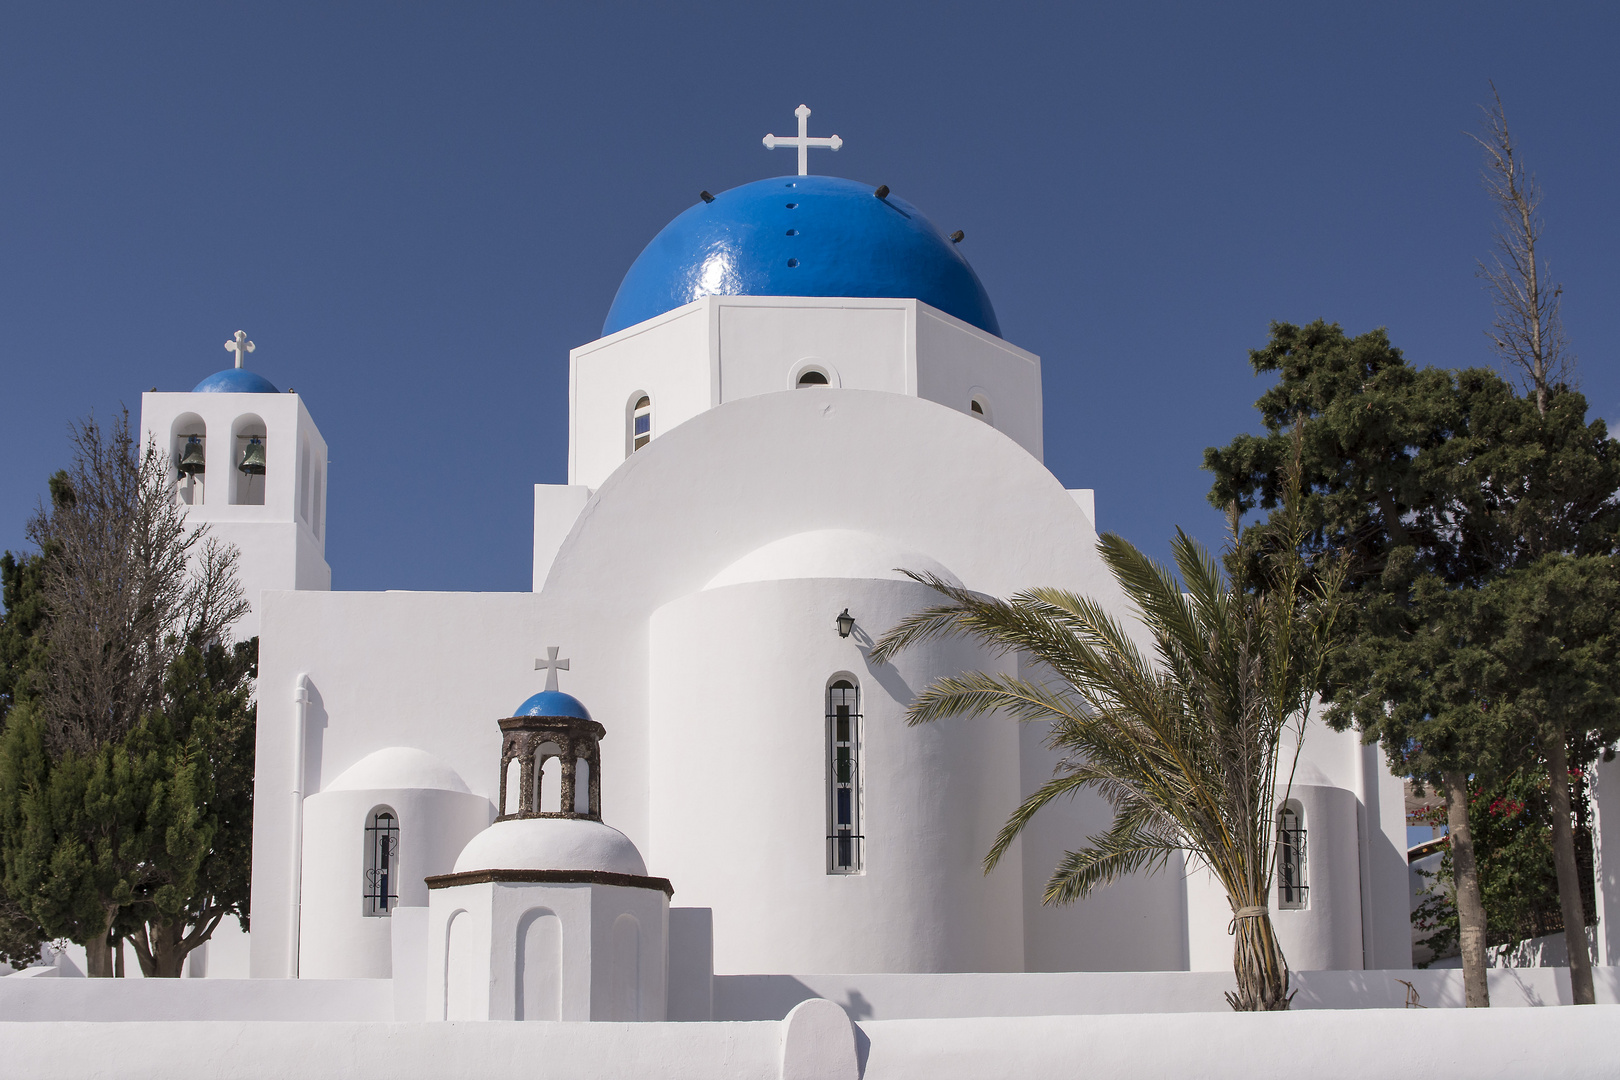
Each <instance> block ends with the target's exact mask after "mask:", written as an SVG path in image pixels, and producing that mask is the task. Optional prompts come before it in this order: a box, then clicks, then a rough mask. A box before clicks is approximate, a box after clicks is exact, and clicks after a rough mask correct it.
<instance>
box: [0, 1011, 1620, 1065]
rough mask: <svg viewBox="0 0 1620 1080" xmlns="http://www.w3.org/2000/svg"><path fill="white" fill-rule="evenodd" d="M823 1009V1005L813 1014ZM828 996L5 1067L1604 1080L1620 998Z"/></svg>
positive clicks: (251, 1026) (233, 1041) (223, 1039)
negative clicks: (949, 1016)
mask: <svg viewBox="0 0 1620 1080" xmlns="http://www.w3.org/2000/svg"><path fill="white" fill-rule="evenodd" d="M818 1006H819V1007H818ZM836 1013H837V1010H836V1009H829V1008H827V1007H826V1006H825V1005H824V1003H819V1002H817V1003H812V1004H811V1005H809V1006H807V1007H803V1008H800V1009H799V1010H797V1011H796V1012H795V1013H794V1015H793V1017H792V1018H790V1019H789V1020H788V1021H786V1022H782V1023H728V1024H717V1023H699V1024H621V1023H522V1022H508V1023H501V1022H492V1021H484V1022H476V1021H475V1022H461V1023H437V1024H434V1023H407V1024H399V1023H354V1022H349V1021H336V1022H327V1023H250V1022H240V1021H223V1022H212V1023H208V1022H168V1023H146V1024H127V1023H125V1024H93V1023H59V1024H16V1023H0V1061H4V1062H5V1066H6V1073H7V1075H11V1076H27V1077H30V1078H36V1080H55V1078H58V1077H62V1078H65V1077H83V1076H109V1075H116V1076H119V1077H123V1078H128V1080H145V1078H148V1077H150V1078H152V1080H160V1078H161V1080H189V1078H191V1077H223V1078H249V1077H255V1078H256V1077H266V1078H270V1077H275V1078H282V1077H289V1076H296V1077H299V1078H300V1080H325V1078H328V1077H330V1078H333V1080H337V1078H339V1077H351V1076H387V1077H390V1078H391V1080H413V1078H416V1077H421V1078H423V1080H430V1078H431V1080H441V1078H443V1077H447V1076H529V1075H536V1076H544V1077H580V1078H597V1077H601V1078H618V1077H623V1078H626V1080H630V1078H635V1080H642V1078H651V1077H660V1078H662V1077H669V1078H680V1080H685V1078H688V1077H691V1078H693V1080H696V1078H703V1080H732V1078H737V1080H774V1078H778V1077H780V1078H783V1080H788V1078H793V1080H800V1078H803V1080H812V1078H814V1080H857V1078H860V1080H909V1078H912V1077H916V1078H919V1080H923V1078H926V1080H954V1078H956V1077H962V1078H964V1080H967V1078H973V1080H980V1078H982V1077H986V1076H1011V1077H1018V1078H1019V1080H1040V1078H1045V1077H1053V1078H1054V1080H1056V1078H1059V1077H1061V1078H1063V1080H1070V1078H1072V1077H1073V1076H1075V1075H1076V1074H1077V1073H1083V1074H1084V1075H1085V1076H1087V1077H1088V1078H1093V1080H1112V1078H1116V1077H1118V1078H1126V1077H1198V1078H1200V1080H1228V1078H1230V1080H1266V1078H1273V1077H1275V1078H1279V1080H1281V1078H1288V1080H1294V1078H1298V1077H1310V1078H1312V1080H1340V1078H1343V1080H1366V1078H1367V1077H1385V1076H1467V1077H1469V1078H1470V1080H1494V1078H1497V1077H1501V1078H1504V1080H1505V1078H1512V1080H1539V1078H1542V1077H1546V1078H1549V1080H1551V1078H1557V1080H1596V1078H1599V1077H1604V1078H1607V1077H1612V1076H1614V1074H1615V1057H1616V1054H1615V1051H1614V1049H1613V1047H1612V1044H1611V1040H1610V1039H1609V1037H1608V1036H1609V1034H1610V1033H1611V1032H1612V1031H1614V1029H1615V1026H1616V1025H1617V1024H1620V1007H1616V1006H1613V1005H1607V1006H1606V1005H1596V1006H1588V1007H1585V1008H1578V1009H1577V1008H1568V1009H1534V1010H1530V1009H1525V1010H1509V1011H1506V1012H1497V1013H1491V1012H1485V1011H1480V1010H1470V1009H1458V1010H1445V1011H1439V1012H1431V1011H1424V1010H1417V1009H1411V1010H1405V1009H1402V1010H1380V1011H1378V1012H1375V1013H1369V1012H1295V1013H1270V1014H1266V1013H1247V1014H1238V1013H1231V1012H1227V1013H1202V1014H1191V1015H1188V1016H1184V1017H1180V1018H1178V1019H1177V1021H1176V1023H1175V1024H1174V1025H1173V1026H1172V1025H1166V1024H1165V1022H1164V1020H1163V1019H1162V1018H1161V1017H1158V1016H1152V1015H1141V1014H1136V1015H1127V1016H1084V1017H1059V1016H1035V1017H980V1018H975V1019H965V1020H964V1019H956V1020H877V1021H869V1022H866V1023H863V1024H861V1025H860V1026H859V1028H858V1029H857V1030H854V1031H850V1030H849V1027H848V1022H847V1021H844V1020H842V1018H841V1016H837V1015H832V1014H836Z"/></svg>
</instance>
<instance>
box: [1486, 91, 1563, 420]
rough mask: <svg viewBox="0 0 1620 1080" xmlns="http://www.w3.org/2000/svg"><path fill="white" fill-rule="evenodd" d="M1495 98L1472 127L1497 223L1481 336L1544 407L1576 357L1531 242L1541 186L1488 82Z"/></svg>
mask: <svg viewBox="0 0 1620 1080" xmlns="http://www.w3.org/2000/svg"><path fill="white" fill-rule="evenodd" d="M1491 97H1492V104H1491V105H1490V106H1484V105H1482V106H1480V110H1481V111H1482V112H1483V113H1484V114H1485V132H1484V134H1483V135H1482V136H1481V135H1473V134H1470V135H1469V138H1471V139H1473V140H1474V141H1475V142H1477V143H1479V145H1480V147H1481V148H1482V149H1483V150H1484V151H1485V168H1484V182H1485V191H1486V193H1487V194H1489V195H1490V197H1491V200H1492V201H1493V202H1495V203H1496V210H1497V224H1496V235H1495V238H1494V243H1493V246H1494V247H1495V249H1496V250H1495V252H1494V254H1493V255H1492V257H1491V261H1490V263H1486V262H1484V261H1483V260H1481V261H1480V263H1479V276H1480V277H1482V278H1484V279H1485V285H1486V288H1487V289H1488V290H1489V291H1490V294H1491V304H1492V307H1493V308H1494V309H1495V319H1494V320H1493V321H1492V323H1491V328H1490V329H1489V330H1487V331H1486V332H1485V333H1486V336H1487V337H1489V338H1490V340H1491V345H1492V347H1493V348H1494V349H1495V350H1496V354H1497V356H1499V357H1500V358H1501V359H1502V363H1503V364H1504V365H1506V366H1507V367H1509V368H1517V369H1518V371H1519V373H1520V375H1521V377H1522V378H1523V379H1524V384H1525V390H1526V391H1527V392H1531V391H1533V392H1534V393H1535V396H1536V407H1537V409H1538V410H1539V411H1540V412H1542V413H1545V412H1546V411H1547V395H1548V392H1549V390H1550V389H1551V388H1552V387H1553V386H1554V385H1557V384H1560V383H1563V384H1568V385H1573V383H1574V378H1575V357H1574V356H1573V355H1572V354H1571V353H1570V352H1569V342H1568V341H1567V339H1566V338H1565V337H1564V323H1563V319H1562V318H1561V317H1560V314H1559V302H1560V300H1561V299H1562V296H1563V292H1564V287H1563V286H1562V285H1557V284H1553V283H1552V281H1551V276H1552V275H1551V273H1550V272H1549V271H1548V269H1547V264H1546V261H1545V260H1544V259H1543V258H1542V257H1541V256H1540V255H1538V254H1537V252H1536V245H1537V244H1538V243H1539V242H1540V240H1541V234H1542V231H1543V229H1544V228H1545V226H1544V223H1543V222H1542V219H1541V187H1540V185H1538V184H1537V183H1536V178H1535V176H1534V174H1532V173H1531V172H1530V171H1529V170H1528V169H1527V168H1526V167H1525V164H1524V159H1523V156H1522V155H1521V154H1520V153H1519V151H1518V148H1517V147H1515V146H1514V145H1513V136H1512V133H1511V132H1510V131H1509V130H1508V123H1507V113H1506V111H1505V110H1504V109H1503V107H1502V95H1501V94H1499V93H1498V92H1497V90H1496V84H1495V83H1492V84H1491Z"/></svg>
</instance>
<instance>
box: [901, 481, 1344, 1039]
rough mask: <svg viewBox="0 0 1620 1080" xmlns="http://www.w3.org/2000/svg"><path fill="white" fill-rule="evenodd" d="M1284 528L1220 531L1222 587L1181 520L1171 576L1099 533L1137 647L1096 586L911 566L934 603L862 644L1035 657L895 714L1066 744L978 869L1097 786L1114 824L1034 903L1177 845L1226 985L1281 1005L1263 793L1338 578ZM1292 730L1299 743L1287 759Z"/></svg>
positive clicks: (1270, 797) (928, 695) (1271, 848)
mask: <svg viewBox="0 0 1620 1080" xmlns="http://www.w3.org/2000/svg"><path fill="white" fill-rule="evenodd" d="M1234 525H1235V521H1234ZM1299 532H1300V529H1299V526H1298V524H1297V520H1296V518H1295V516H1294V515H1293V514H1292V513H1290V512H1288V511H1287V510H1286V508H1285V509H1284V510H1281V511H1279V512H1277V513H1274V514H1273V516H1272V521H1271V522H1270V523H1268V524H1267V525H1265V526H1263V527H1261V528H1260V529H1258V530H1255V531H1253V532H1252V533H1251V537H1252V540H1250V541H1243V540H1237V539H1234V541H1233V544H1234V547H1233V550H1232V552H1231V555H1232V558H1230V560H1229V565H1231V566H1233V567H1234V568H1237V573H1238V574H1239V575H1240V580H1239V581H1238V582H1236V584H1235V585H1233V584H1229V583H1228V582H1227V580H1226V577H1225V575H1224V574H1223V573H1222V570H1221V567H1220V565H1219V564H1218V563H1217V562H1216V560H1215V559H1214V558H1213V557H1211V555H1210V554H1209V552H1208V551H1207V550H1205V549H1204V548H1203V547H1202V546H1201V545H1199V544H1198V543H1197V542H1196V541H1195V540H1193V539H1192V538H1191V537H1189V536H1187V534H1186V533H1184V532H1182V531H1181V530H1179V529H1178V530H1177V533H1176V539H1175V542H1174V543H1173V545H1172V548H1173V551H1174V555H1175V562H1176V566H1177V568H1178V569H1179V571H1180V574H1181V579H1182V582H1184V583H1185V585H1184V586H1183V585H1182V584H1178V583H1177V581H1176V578H1175V576H1174V575H1173V574H1172V573H1171V572H1170V571H1169V570H1168V569H1167V568H1166V567H1164V566H1162V565H1160V564H1158V563H1156V562H1154V561H1153V560H1151V559H1149V558H1148V557H1147V556H1145V555H1143V554H1142V552H1140V551H1139V550H1137V549H1136V548H1135V547H1134V546H1132V545H1131V544H1130V543H1129V542H1128V541H1126V540H1124V539H1123V538H1121V537H1119V536H1117V535H1114V534H1112V533H1109V534H1106V535H1104V536H1103V537H1102V539H1101V540H1100V541H1099V542H1098V545H1097V549H1098V551H1099V552H1100V554H1101V556H1102V558H1103V560H1104V562H1105V563H1107V565H1108V567H1109V569H1110V570H1111V571H1112V572H1113V575H1114V577H1115V579H1116V580H1117V581H1118V582H1119V584H1120V586H1121V587H1122V588H1123V590H1124V592H1125V594H1126V596H1127V597H1128V598H1129V599H1130V600H1131V602H1132V603H1133V604H1134V606H1135V608H1136V610H1137V614H1138V615H1139V617H1140V619H1141V621H1142V622H1143V623H1144V624H1145V626H1146V628H1147V630H1148V632H1149V635H1150V636H1151V639H1152V646H1153V648H1152V654H1151V656H1150V655H1149V654H1147V653H1144V651H1143V650H1142V649H1140V648H1139V647H1138V646H1137V644H1136V642H1135V641H1133V640H1132V638H1131V636H1130V634H1129V633H1127V631H1126V628H1125V626H1124V625H1123V624H1122V623H1121V622H1120V621H1118V620H1117V619H1115V618H1114V617H1113V616H1112V615H1110V614H1109V613H1108V612H1107V611H1106V610H1105V609H1104V608H1103V607H1102V606H1101V605H1100V604H1099V603H1097V602H1096V601H1095V600H1091V599H1087V598H1084V597H1081V596H1077V595H1075V594H1073V593H1069V592H1064V591H1062V590H1058V589H1031V590H1029V591H1028V592H1023V593H1019V594H1018V595H1016V596H1013V597H1011V598H1010V599H1006V600H1001V599H995V598H991V597H985V596H982V595H980V594H977V593H972V592H969V591H967V590H965V589H962V588H958V587H956V586H953V585H951V584H949V583H947V582H945V581H942V580H940V579H939V578H937V577H933V576H931V575H928V574H912V575H911V576H912V577H913V578H914V579H915V580H917V581H919V582H922V583H924V584H927V585H929V586H931V587H932V588H934V589H935V590H937V591H938V592H940V593H942V594H944V596H945V597H946V598H947V602H945V603H943V604H940V605H939V606H937V607H933V608H930V609H928V610H925V611H922V612H919V613H917V614H915V615H912V616H910V617H909V618H907V619H906V620H904V621H903V622H901V623H900V624H899V625H898V626H896V627H894V628H893V629H892V630H890V631H889V632H888V633H887V634H885V635H884V636H883V638H882V640H881V641H879V642H878V643H877V645H876V646H875V647H874V648H873V650H872V659H873V660H875V661H879V662H884V661H887V660H888V659H889V658H890V657H892V656H894V655H895V654H896V653H898V652H900V651H901V650H903V649H905V648H907V647H908V646H910V645H913V644H916V643H917V642H920V641H925V640H928V639H931V638H938V637H942V636H949V635H961V636H966V637H970V638H976V639H978V640H979V641H981V642H983V643H984V644H986V645H988V646H990V647H991V648H993V649H997V650H999V651H1000V652H1001V653H1002V654H1003V655H1005V654H1007V653H1013V652H1018V653H1023V654H1025V655H1026V656H1028V657H1030V658H1033V659H1034V660H1035V661H1037V662H1038V663H1039V665H1040V669H1038V670H1041V676H1040V677H1036V678H1025V677H1019V676H1015V675H1002V674H987V673H984V672H968V673H964V674H961V675H957V676H954V677H950V678H944V679H940V680H939V681H937V682H935V683H934V684H933V685H932V686H930V687H928V689H926V690H925V691H923V693H922V694H921V695H920V696H919V697H918V698H917V700H916V701H915V702H913V703H912V705H911V707H910V709H909V710H908V712H907V721H908V722H909V723H912V724H922V723H928V722H930V721H933V720H938V719H941V718H944V717H950V716H961V715H978V714H982V713H987V712H992V711H1000V712H1003V713H1006V714H1008V715H1010V716H1012V717H1014V718H1016V719H1018V720H1023V721H1045V722H1046V723H1048V724H1049V725H1050V734H1049V736H1048V743H1049V745H1051V746H1052V747H1054V748H1056V749H1058V750H1061V751H1063V758H1062V761H1061V763H1060V764H1059V766H1058V768H1057V771H1056V773H1055V774H1054V775H1053V777H1052V779H1051V780H1050V781H1048V782H1047V783H1046V784H1045V785H1044V786H1043V787H1041V788H1040V790H1038V791H1036V792H1035V793H1034V794H1033V795H1031V796H1030V797H1029V798H1028V799H1026V800H1025V801H1024V803H1023V804H1022V805H1021V806H1019V807H1018V809H1017V810H1016V811H1015V812H1014V813H1013V815H1012V817H1011V818H1009V819H1008V821H1007V823H1006V825H1004V826H1003V827H1002V829H1001V832H1000V834H999V835H998V836H997V838H996V841H995V844H994V845H993V846H992V847H991V849H990V852H989V854H988V855H987V856H986V857H985V860H984V866H985V872H986V873H989V872H990V870H991V869H993V868H994V867H995V865H996V863H997V862H998V861H999V860H1000V859H1001V856H1002V855H1003V854H1004V853H1005V852H1006V850H1007V848H1008V846H1009V845H1011V844H1012V842H1013V841H1014V840H1015V839H1016V838H1017V837H1018V835H1019V833H1020V832H1021V831H1022V830H1023V828H1024V826H1025V825H1027V824H1028V823H1029V821H1030V819H1031V818H1032V817H1034V815H1035V814H1036V813H1038V812H1039V811H1040V809H1041V808H1042V807H1043V806H1045V805H1046V804H1047V803H1049V802H1051V801H1052V800H1053V799H1056V798H1058V797H1060V796H1064V795H1073V794H1075V793H1078V792H1079V791H1081V790H1083V789H1087V788H1089V789H1091V790H1093V791H1096V792H1098V793H1100V794H1101V795H1102V796H1103V797H1104V798H1106V799H1107V800H1108V802H1109V803H1110V804H1111V805H1112V807H1113V810H1114V820H1113V824H1112V825H1111V826H1110V827H1109V829H1108V830H1107V831H1106V832H1104V833H1102V834H1101V835H1095V836H1090V837H1087V838H1086V844H1085V846H1084V847H1082V848H1080V849H1079V850H1076V851H1070V852H1067V853H1066V854H1065V855H1064V857H1063V860H1062V861H1061V863H1059V865H1058V867H1057V868H1056V870H1055V871H1054V872H1053V874H1052V877H1051V880H1050V881H1049V882H1048V883H1047V886H1046V893H1045V896H1044V898H1043V899H1044V901H1045V902H1046V903H1059V904H1062V903H1069V902H1072V901H1074V900H1077V899H1080V898H1081V897H1084V896H1086V895H1087V894H1088V893H1090V892H1091V891H1092V890H1093V889H1096V888H1099V887H1101V886H1103V885H1106V884H1108V883H1109V882H1112V881H1115V880H1117V879H1119V878H1121V877H1124V876H1126V875H1128V874H1131V873H1134V872H1136V871H1139V870H1141V871H1147V872H1153V871H1156V870H1159V869H1161V868H1163V867H1164V866H1165V865H1166V864H1167V863H1168V862H1169V860H1170V857H1171V855H1173V854H1175V853H1176V852H1185V853H1186V854H1187V855H1188V856H1190V858H1191V860H1192V861H1193V862H1195V863H1197V864H1202V865H1203V866H1205V867H1207V868H1208V869H1209V871H1210V872H1211V873H1213V874H1214V875H1215V877H1216V878H1217V879H1218V880H1219V881H1220V883H1221V885H1222V886H1223V887H1224V888H1225V890H1226V896H1227V900H1228V902H1229V903H1230V904H1231V906H1232V932H1234V933H1235V935H1236V941H1235V945H1234V952H1233V967H1234V969H1235V971H1236V974H1237V993H1236V994H1227V995H1226V997H1227V1001H1228V1002H1229V1003H1230V1004H1231V1006H1232V1008H1234V1009H1238V1010H1243V1011H1255V1010H1271V1009H1286V1008H1288V1003H1289V1001H1290V999H1291V997H1292V995H1291V994H1290V993H1289V992H1288V965H1287V961H1286V960H1285V959H1284V958H1283V953H1282V947H1281V945H1280V944H1279V943H1278V941H1277V936H1276V933H1275V931H1274V930H1273V928H1272V925H1271V917H1270V913H1269V909H1268V904H1267V900H1268V898H1269V897H1270V895H1271V881H1272V874H1273V871H1274V868H1275V861H1276V860H1275V856H1276V844H1275V842H1274V830H1275V828H1276V825H1277V817H1276V815H1277V808H1278V805H1279V803H1280V802H1281V801H1286V798H1287V786H1285V787H1284V789H1283V790H1284V794H1283V799H1282V800H1278V799H1277V798H1276V790H1277V787H1278V780H1279V773H1280V771H1281V768H1282V766H1283V765H1284V764H1286V765H1287V772H1288V775H1287V778H1286V781H1285V785H1290V784H1291V782H1292V776H1293V762H1294V761H1297V759H1298V745H1299V741H1298V737H1299V736H1301V735H1303V728H1304V723H1305V718H1306V716H1307V714H1308V712H1309V707H1310V705H1311V699H1312V694H1313V692H1314V691H1315V689H1316V687H1317V684H1318V679H1319V677H1320V676H1321V674H1322V671H1323V665H1324V663H1325V661H1326V659H1327V656H1328V653H1329V650H1330V649H1331V641H1332V636H1331V632H1332V629H1333V623H1334V618H1335V615H1336V613H1337V609H1338V601H1337V595H1338V583H1339V581H1340V580H1341V578H1342V571H1341V568H1340V565H1341V564H1340V563H1339V562H1338V561H1337V560H1336V559H1327V560H1324V561H1323V562H1322V563H1321V564H1320V565H1318V566H1315V567H1313V566H1310V565H1308V564H1306V563H1305V561H1304V560H1303V559H1302V558H1301V557H1300V555H1299V554H1298V552H1299V551H1300V547H1301V545H1300V543H1299V541H1300V540H1302V539H1303V537H1302V536H1301V535H1299ZM1235 533H1236V529H1235V528H1234V534H1235ZM1184 590H1185V591H1184ZM1290 730H1292V731H1294V732H1295V735H1296V739H1295V745H1294V750H1293V758H1292V760H1288V761H1286V762H1285V761H1284V757H1285V751H1284V741H1283V735H1284V733H1285V732H1287V731H1290Z"/></svg>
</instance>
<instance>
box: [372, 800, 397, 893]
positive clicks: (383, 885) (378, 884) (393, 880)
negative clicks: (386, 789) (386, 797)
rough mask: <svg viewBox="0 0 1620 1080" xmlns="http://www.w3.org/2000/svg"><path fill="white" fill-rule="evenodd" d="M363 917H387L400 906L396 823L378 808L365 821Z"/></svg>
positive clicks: (390, 812) (394, 818)
mask: <svg viewBox="0 0 1620 1080" xmlns="http://www.w3.org/2000/svg"><path fill="white" fill-rule="evenodd" d="M365 890H366V897H365V900H366V914H367V915H369V916H375V917H387V916H388V915H390V914H392V913H393V910H394V906H395V905H396V904H398V903H399V819H398V818H396V817H395V816H394V812H393V811H392V810H390V809H389V808H388V807H386V806H379V807H378V808H377V809H375V810H373V811H372V812H371V816H370V817H369V818H367V819H366V881H365Z"/></svg>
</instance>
